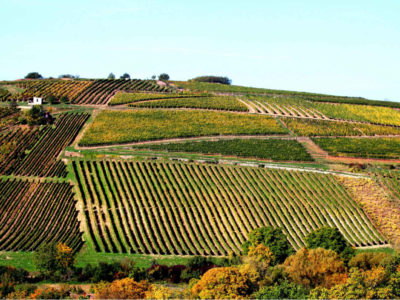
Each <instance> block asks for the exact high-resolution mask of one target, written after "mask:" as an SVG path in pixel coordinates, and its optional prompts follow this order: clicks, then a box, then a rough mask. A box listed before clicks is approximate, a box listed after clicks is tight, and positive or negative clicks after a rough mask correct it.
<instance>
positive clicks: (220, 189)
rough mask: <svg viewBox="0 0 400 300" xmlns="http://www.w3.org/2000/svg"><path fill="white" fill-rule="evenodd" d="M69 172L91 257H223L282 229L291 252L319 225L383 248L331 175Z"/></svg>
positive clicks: (106, 167) (114, 165) (81, 165)
mask: <svg viewBox="0 0 400 300" xmlns="http://www.w3.org/2000/svg"><path fill="white" fill-rule="evenodd" d="M72 167H73V170H74V174H75V176H76V180H77V182H78V190H79V193H78V194H79V197H80V198H81V201H82V209H81V214H82V215H83V216H82V217H83V218H84V220H85V226H84V227H85V233H86V239H87V241H88V242H89V243H90V244H91V245H92V246H93V247H94V248H95V249H96V250H97V251H105V252H128V253H152V254H180V255H183V254H186V255H194V254H201V255H227V254H228V253H229V252H230V251H234V252H236V253H238V252H239V251H240V245H241V244H242V243H243V242H244V241H245V240H246V237H247V234H248V232H249V231H250V230H252V229H253V228H256V227H260V226H274V227H281V228H283V230H284V232H285V233H286V235H287V237H288V239H289V241H290V243H291V244H292V245H293V246H294V247H295V248H297V249H298V248H300V247H302V246H304V236H305V235H306V234H307V233H308V232H310V231H312V230H315V229H317V228H320V227H321V226H324V225H325V226H326V225H329V226H336V227H338V228H339V230H340V231H341V232H342V233H343V235H344V236H345V237H346V239H347V240H348V241H349V242H350V243H351V244H353V245H355V246H365V245H378V244H383V243H385V240H384V239H383V237H382V236H381V235H380V234H379V233H378V232H377V231H376V229H375V228H374V227H373V225H372V224H371V223H370V221H369V220H368V218H367V217H366V216H365V214H364V213H363V211H362V210H361V209H360V208H359V207H358V206H357V204H356V203H355V202H354V201H353V200H352V199H351V197H350V196H349V195H348V194H347V192H346V191H345V189H344V188H343V187H342V186H341V185H339V184H338V182H337V181H336V180H335V177H334V176H332V175H325V174H317V173H312V172H289V171H282V170H280V171H278V170H272V169H259V168H243V167H242V168H240V167H227V166H224V167H221V166H212V165H196V164H175V163H153V162H137V161H120V160H104V161H83V160H74V161H73V165H72Z"/></svg>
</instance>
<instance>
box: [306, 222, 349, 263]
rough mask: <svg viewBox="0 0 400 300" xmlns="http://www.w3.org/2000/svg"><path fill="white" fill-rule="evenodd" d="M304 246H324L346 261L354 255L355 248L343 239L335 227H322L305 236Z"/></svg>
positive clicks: (314, 247)
mask: <svg viewBox="0 0 400 300" xmlns="http://www.w3.org/2000/svg"><path fill="white" fill-rule="evenodd" d="M305 241H306V247H307V248H309V249H316V248H324V249H327V250H333V251H335V252H336V253H337V254H339V256H340V257H341V258H342V259H343V260H344V261H345V262H348V261H349V260H350V259H351V258H352V257H353V256H354V255H355V249H354V248H353V247H352V246H351V245H350V244H349V242H347V241H346V240H345V238H344V237H343V235H342V234H341V232H340V231H339V229H337V228H336V227H334V228H332V227H322V228H320V229H317V230H315V231H313V232H311V233H309V234H308V235H307V236H306V237H305Z"/></svg>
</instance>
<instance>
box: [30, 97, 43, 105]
mask: <svg viewBox="0 0 400 300" xmlns="http://www.w3.org/2000/svg"><path fill="white" fill-rule="evenodd" d="M42 104H43V99H42V98H41V97H33V98H32V99H29V100H28V105H42Z"/></svg>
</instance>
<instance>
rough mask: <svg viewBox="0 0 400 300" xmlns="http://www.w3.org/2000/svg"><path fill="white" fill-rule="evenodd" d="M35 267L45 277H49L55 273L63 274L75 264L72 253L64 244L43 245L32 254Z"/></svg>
mask: <svg viewBox="0 0 400 300" xmlns="http://www.w3.org/2000/svg"><path fill="white" fill-rule="evenodd" d="M34 262H35V265H36V267H37V268H38V269H39V270H40V271H41V273H42V274H43V275H45V276H46V277H51V276H52V275H54V274H55V272H57V271H59V272H63V273H65V272H66V271H67V270H69V269H71V268H72V267H73V265H74V263H75V258H74V252H73V250H72V249H71V248H70V247H68V246H67V245H66V244H63V243H58V244H54V243H52V244H43V245H41V246H40V247H39V248H38V250H37V251H36V252H35V253H34Z"/></svg>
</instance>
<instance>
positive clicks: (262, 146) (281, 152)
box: [136, 139, 312, 161]
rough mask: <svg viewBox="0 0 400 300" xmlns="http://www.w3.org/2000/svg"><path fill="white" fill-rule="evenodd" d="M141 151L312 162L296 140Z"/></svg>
mask: <svg viewBox="0 0 400 300" xmlns="http://www.w3.org/2000/svg"><path fill="white" fill-rule="evenodd" d="M136 148H139V149H150V150H166V151H169V152H197V153H206V154H221V155H233V156H240V157H255V158H261V159H271V160H277V161H279V160H281V161H289V160H291V161H312V158H311V156H310V155H309V154H308V153H307V151H306V150H305V149H304V147H303V146H302V145H301V144H300V143H299V142H297V141H295V140H279V139H233V140H219V141H200V142H185V143H170V144H152V145H141V146H136Z"/></svg>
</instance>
